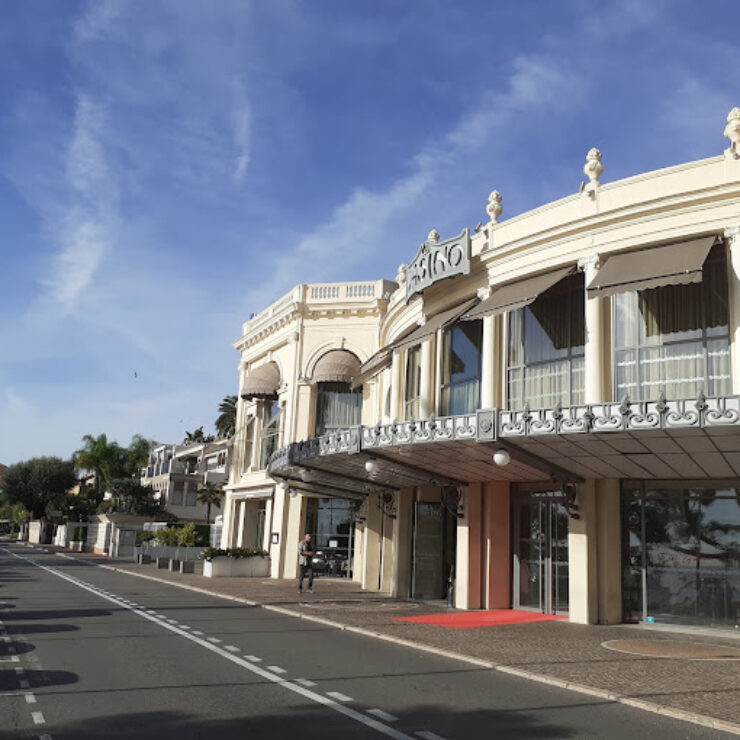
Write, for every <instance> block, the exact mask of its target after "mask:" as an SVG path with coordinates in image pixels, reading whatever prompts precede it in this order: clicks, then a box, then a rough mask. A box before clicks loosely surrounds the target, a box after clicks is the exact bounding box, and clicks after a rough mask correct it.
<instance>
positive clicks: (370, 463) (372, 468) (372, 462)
mask: <svg viewBox="0 0 740 740" xmlns="http://www.w3.org/2000/svg"><path fill="white" fill-rule="evenodd" d="M365 470H367V472H368V473H370V475H372V474H373V473H377V472H378V461H377V460H376V459H375V458H372V457H371V458H370V459H369V460H366V461H365Z"/></svg>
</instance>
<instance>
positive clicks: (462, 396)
mask: <svg viewBox="0 0 740 740" xmlns="http://www.w3.org/2000/svg"><path fill="white" fill-rule="evenodd" d="M482 346H483V320H482V319H476V320H474V321H459V322H458V323H457V324H455V325H454V326H452V327H450V328H449V329H447V330H446V331H445V333H444V342H443V347H442V353H443V354H442V357H443V361H442V413H443V414H445V415H453V414H469V413H472V412H473V411H475V410H476V409H477V408H478V406H479V405H480V371H481V351H482Z"/></svg>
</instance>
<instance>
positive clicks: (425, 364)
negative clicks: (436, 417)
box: [419, 338, 434, 419]
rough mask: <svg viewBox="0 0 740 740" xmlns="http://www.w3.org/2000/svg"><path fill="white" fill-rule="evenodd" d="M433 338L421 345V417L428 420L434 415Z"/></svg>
mask: <svg viewBox="0 0 740 740" xmlns="http://www.w3.org/2000/svg"><path fill="white" fill-rule="evenodd" d="M433 341H434V339H433V338H430V339H425V340H424V341H423V342H422V343H421V382H420V383H419V417H420V418H421V419H428V418H429V417H430V416H431V415H432V414H433V413H434V388H433V387H432V378H433V377H434V357H433V355H434V353H433V352H432V347H433Z"/></svg>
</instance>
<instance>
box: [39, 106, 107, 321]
mask: <svg viewBox="0 0 740 740" xmlns="http://www.w3.org/2000/svg"><path fill="white" fill-rule="evenodd" d="M105 125H106V124H105V112H104V110H103V107H102V106H101V105H100V104H98V103H96V102H95V101H94V100H93V99H92V98H90V97H89V96H87V95H80V96H79V97H78V100H77V108H76V112H75V119H74V126H73V134H72V140H71V142H70V145H69V150H68V154H67V168H66V178H65V179H66V184H67V186H68V191H69V204H68V208H67V211H66V213H65V215H64V217H63V221H62V222H61V223H59V224H57V225H56V231H57V233H58V234H59V238H60V242H61V245H60V250H59V252H58V253H57V255H56V257H55V259H54V260H53V270H52V273H51V274H50V275H49V276H47V278H46V282H47V283H48V285H49V287H50V288H51V291H52V294H53V296H54V297H55V298H56V299H57V301H58V302H59V303H60V304H61V307H62V309H63V310H64V311H68V310H70V309H71V308H72V307H73V306H74V303H75V301H76V299H77V298H78V296H79V295H80V294H81V293H82V292H83V291H84V290H85V289H86V288H87V287H88V285H89V284H90V282H91V281H92V279H93V278H94V276H95V273H96V271H97V270H98V268H99V267H100V264H101V262H102V260H103V258H104V256H105V253H106V252H107V251H108V250H109V249H110V248H111V247H112V245H113V243H114V241H115V238H116V230H117V224H118V221H119V216H118V192H117V187H116V183H115V177H114V174H113V173H112V171H111V169H110V168H109V167H108V164H107V162H106V157H105V153H104V149H103V136H104V129H105Z"/></svg>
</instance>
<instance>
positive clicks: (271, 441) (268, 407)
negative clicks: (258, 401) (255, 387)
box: [260, 401, 282, 468]
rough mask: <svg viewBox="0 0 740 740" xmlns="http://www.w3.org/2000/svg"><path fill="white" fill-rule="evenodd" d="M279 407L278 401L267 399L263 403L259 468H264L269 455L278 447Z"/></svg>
mask: <svg viewBox="0 0 740 740" xmlns="http://www.w3.org/2000/svg"><path fill="white" fill-rule="evenodd" d="M281 411H282V409H281V408H280V403H279V401H268V402H266V403H265V405H264V410H263V413H264V416H263V420H262V434H261V441H260V444H261V445H262V446H261V449H260V468H266V467H267V463H268V462H269V460H270V455H272V453H273V452H275V450H276V449H277V448H278V442H279V440H280V412H281Z"/></svg>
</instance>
